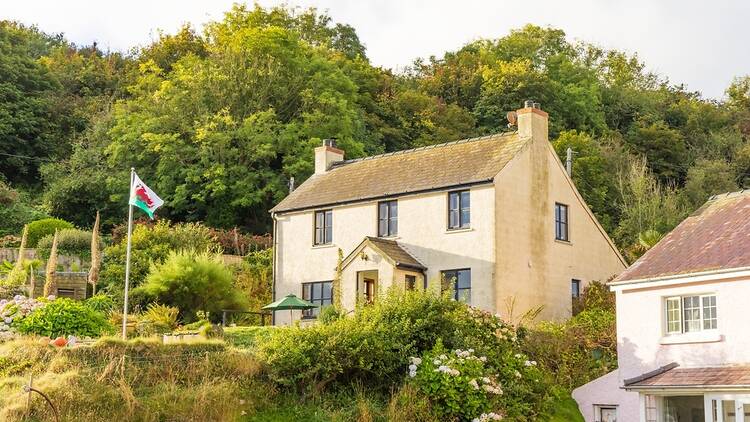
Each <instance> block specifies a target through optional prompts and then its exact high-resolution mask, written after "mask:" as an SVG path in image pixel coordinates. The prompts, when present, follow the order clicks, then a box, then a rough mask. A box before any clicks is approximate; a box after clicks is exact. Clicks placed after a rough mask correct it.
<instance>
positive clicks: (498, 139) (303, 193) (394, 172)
mask: <svg viewBox="0 0 750 422" xmlns="http://www.w3.org/2000/svg"><path fill="white" fill-rule="evenodd" d="M529 141H530V138H521V137H520V136H518V134H517V133H516V132H508V133H503V134H496V135H489V136H483V137H480V138H472V139H464V140H460V141H454V142H448V143H444V144H438V145H431V146H427V147H422V148H416V149H410V150H405V151H398V152H392V153H388V154H382V155H375V156H371V157H365V158H358V159H353V160H345V161H342V162H339V163H335V164H334V165H333V167H332V168H331V169H330V170H329V171H327V172H325V173H323V174H314V175H312V176H310V178H309V179H307V180H306V181H305V182H304V183H303V184H302V185H300V186H299V187H298V188H297V189H296V190H294V191H293V192H292V193H291V194H289V196H287V197H286V198H284V199H283V200H282V201H281V202H280V203H279V204H278V205H276V206H275V207H273V208H272V209H271V212H277V213H278V212H285V211H293V210H302V209H309V208H318V207H324V206H331V205H335V204H342V203H350V202H357V201H362V200H372V199H377V198H384V197H388V196H394V195H402V194H407V193H417V192H424V191H430V190H434V189H444V188H450V187H457V186H462V185H471V184H478V183H483V182H484V183H486V182H490V181H492V179H493V178H494V177H495V176H496V175H497V174H498V173H499V172H500V170H502V169H503V167H505V165H506V164H507V163H508V162H509V161H510V160H511V159H512V158H513V157H514V156H515V155H516V154H517V153H518V152H519V151H520V150H521V149H522V148H523V147H524V146H525V145H526V144H527V143H528V142H529Z"/></svg>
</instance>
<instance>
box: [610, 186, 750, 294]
mask: <svg viewBox="0 0 750 422" xmlns="http://www.w3.org/2000/svg"><path fill="white" fill-rule="evenodd" d="M743 267H750V190H748V191H741V192H733V193H728V194H722V195H716V196H714V197H712V198H711V199H710V200H709V201H708V202H706V204H704V205H703V206H702V207H701V208H700V209H698V210H697V211H696V212H695V213H693V215H691V216H690V217H688V218H687V219H685V220H684V221H683V222H682V223H680V224H679V225H678V226H677V227H676V228H675V229H674V230H672V232H670V233H669V234H668V235H667V236H665V237H664V238H663V239H662V240H661V241H660V242H659V243H657V244H656V246H654V247H653V248H651V249H650V250H649V251H648V252H646V254H644V255H643V256H642V257H641V258H640V259H638V260H637V261H636V262H635V263H633V265H631V266H630V267H629V268H628V269H627V270H625V271H624V272H623V273H622V274H620V276H619V277H618V278H617V279H615V280H614V281H615V282H621V281H629V280H643V279H650V278H657V277H665V276H673V275H682V274H690V273H697V272H705V271H711V270H722V269H733V268H743Z"/></svg>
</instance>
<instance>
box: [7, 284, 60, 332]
mask: <svg viewBox="0 0 750 422" xmlns="http://www.w3.org/2000/svg"><path fill="white" fill-rule="evenodd" d="M54 299H55V297H54V296H50V297H48V298H47V300H36V299H30V298H27V297H25V296H23V295H16V296H15V297H13V299H11V300H8V299H2V300H0V340H7V339H9V338H11V337H13V335H14V332H15V330H14V329H13V326H15V325H16V324H17V323H18V322H19V321H20V320H22V319H23V318H26V316H28V315H29V314H30V313H32V312H34V311H35V310H37V309H40V308H42V307H44V306H45V305H46V304H47V303H48V301H50V300H54Z"/></svg>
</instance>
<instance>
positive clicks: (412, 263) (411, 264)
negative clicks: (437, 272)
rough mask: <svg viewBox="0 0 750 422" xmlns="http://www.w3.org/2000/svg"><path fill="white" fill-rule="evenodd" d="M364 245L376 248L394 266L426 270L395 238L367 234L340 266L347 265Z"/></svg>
mask: <svg viewBox="0 0 750 422" xmlns="http://www.w3.org/2000/svg"><path fill="white" fill-rule="evenodd" d="M365 246H370V247H372V248H373V249H375V250H377V251H378V252H379V253H380V254H381V255H382V256H383V258H385V259H387V260H388V261H390V262H391V263H392V264H393V265H394V266H395V267H398V268H407V269H413V270H418V271H422V270H426V269H427V267H425V266H424V265H422V263H421V262H419V260H417V258H415V257H414V256H412V255H411V254H410V253H409V252H407V251H406V250H405V249H404V248H403V247H401V245H399V244H398V242H396V241H395V240H390V239H382V238H379V237H371V236H367V237H365V238H364V240H362V243H360V244H359V245H358V246H357V247H356V248H354V250H353V251H352V252H351V253H350V254H349V255H348V256H347V257H346V258H344V260H343V261H342V263H341V267H342V268H344V267H346V266H347V265H349V263H350V262H352V260H354V258H355V257H356V256H357V255H359V253H360V252H361V251H362V249H364V247H365Z"/></svg>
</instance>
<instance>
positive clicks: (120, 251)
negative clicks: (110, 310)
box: [99, 220, 218, 295]
mask: <svg viewBox="0 0 750 422" xmlns="http://www.w3.org/2000/svg"><path fill="white" fill-rule="evenodd" d="M126 247H127V239H126V238H125V237H121V238H120V239H119V241H117V242H115V243H114V244H112V245H111V246H108V247H107V248H106V249H104V253H103V263H102V272H101V274H100V275H99V283H100V285H101V286H102V288H105V289H107V290H108V292H109V293H110V294H112V295H117V294H121V293H120V292H122V291H123V280H125V252H126ZM186 249H190V250H195V251H198V252H204V251H217V250H218V244H217V243H216V242H215V241H214V240H213V238H212V237H211V235H210V232H209V229H208V228H206V227H205V226H202V225H199V224H181V223H180V224H175V225H170V223H169V222H168V221H163V220H160V221H158V222H157V223H156V224H154V225H147V224H138V225H136V226H135V228H134V229H133V236H132V252H131V257H130V283H131V284H130V285H131V287H137V286H139V285H140V284H141V283H143V282H144V281H145V280H146V276H148V274H149V271H150V270H151V266H152V265H153V264H161V263H162V262H164V260H165V259H167V257H168V256H169V254H170V253H171V252H177V251H183V250H186Z"/></svg>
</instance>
